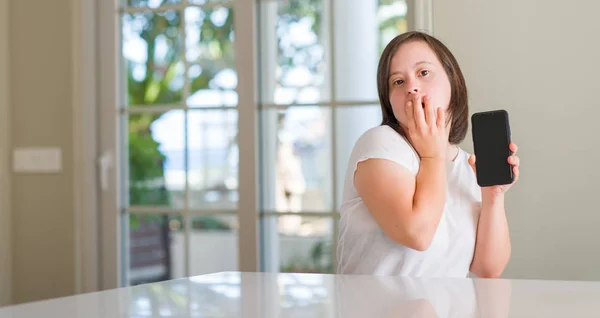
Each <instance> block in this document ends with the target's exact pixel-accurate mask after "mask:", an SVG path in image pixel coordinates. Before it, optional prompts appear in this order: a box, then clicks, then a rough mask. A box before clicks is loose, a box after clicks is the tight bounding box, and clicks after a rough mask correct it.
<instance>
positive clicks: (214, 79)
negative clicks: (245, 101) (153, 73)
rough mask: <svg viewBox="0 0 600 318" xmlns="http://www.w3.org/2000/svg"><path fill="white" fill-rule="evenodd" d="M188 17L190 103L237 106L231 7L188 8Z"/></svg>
mask: <svg viewBox="0 0 600 318" xmlns="http://www.w3.org/2000/svg"><path fill="white" fill-rule="evenodd" d="M185 18H186V39H185V41H186V48H187V52H186V58H187V60H188V61H189V62H190V68H189V71H188V77H189V79H188V80H189V81H190V90H191V92H190V96H189V97H188V99H187V103H188V105H190V106H191V107H203V106H236V105H237V102H238V97H237V92H236V87H237V73H236V71H235V69H234V61H233V37H234V31H233V11H232V9H231V8H226V7H214V8H198V7H190V8H187V9H185Z"/></svg>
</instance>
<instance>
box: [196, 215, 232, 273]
mask: <svg viewBox="0 0 600 318" xmlns="http://www.w3.org/2000/svg"><path fill="white" fill-rule="evenodd" d="M238 228H239V225H238V218H237V216H235V215H207V216H194V217H192V227H191V230H190V249H189V251H188V253H189V256H190V276H194V275H203V274H209V273H215V272H222V271H237V270H238Z"/></svg>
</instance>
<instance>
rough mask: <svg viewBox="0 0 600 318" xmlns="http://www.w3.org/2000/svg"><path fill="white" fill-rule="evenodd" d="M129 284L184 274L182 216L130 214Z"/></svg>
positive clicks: (172, 277) (156, 280)
mask: <svg viewBox="0 0 600 318" xmlns="http://www.w3.org/2000/svg"><path fill="white" fill-rule="evenodd" d="M127 217H128V221H129V227H128V231H129V233H127V234H128V238H129V242H128V243H129V246H127V248H126V250H127V251H128V260H129V262H128V263H129V268H128V271H127V273H126V275H125V277H127V282H128V285H138V284H145V283H154V282H159V281H164V280H170V279H174V278H179V277H183V276H184V274H183V270H184V269H183V268H184V267H183V264H182V263H181V262H180V259H182V258H183V257H182V256H183V255H182V252H183V246H184V240H183V239H182V235H183V219H182V217H181V216H178V215H166V214H129V215H127Z"/></svg>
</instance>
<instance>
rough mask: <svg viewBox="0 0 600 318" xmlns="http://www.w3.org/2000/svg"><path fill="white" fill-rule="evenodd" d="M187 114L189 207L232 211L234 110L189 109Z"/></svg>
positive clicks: (235, 195)
mask: <svg viewBox="0 0 600 318" xmlns="http://www.w3.org/2000/svg"><path fill="white" fill-rule="evenodd" d="M188 114H189V115H188V116H189V117H188V128H187V129H188V144H187V146H188V151H189V152H188V153H189V172H188V182H189V186H190V196H189V198H190V202H189V204H190V208H192V209H227V210H235V209H236V208H237V202H238V190H237V189H238V166H239V162H238V161H239V155H238V147H237V131H238V129H237V128H238V127H237V120H238V116H237V110H202V111H201V110H196V111H195V110H190V111H189V113H188Z"/></svg>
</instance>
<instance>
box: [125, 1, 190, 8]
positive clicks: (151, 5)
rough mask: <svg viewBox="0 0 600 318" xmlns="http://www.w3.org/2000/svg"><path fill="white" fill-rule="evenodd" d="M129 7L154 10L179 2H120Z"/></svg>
mask: <svg viewBox="0 0 600 318" xmlns="http://www.w3.org/2000/svg"><path fill="white" fill-rule="evenodd" d="M121 2H125V4H126V5H127V6H129V7H147V8H150V9H155V8H158V7H160V6H163V5H169V4H178V3H181V0H121Z"/></svg>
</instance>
